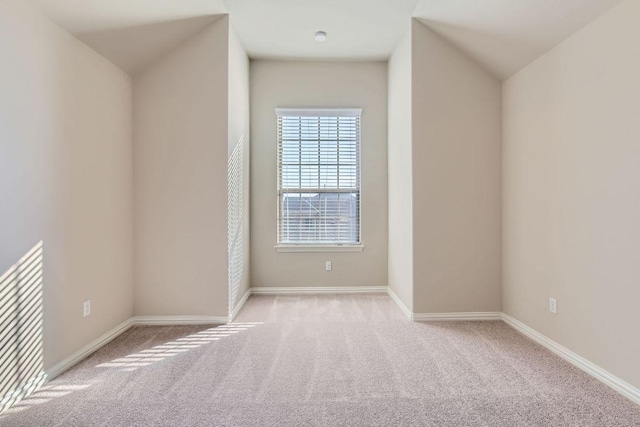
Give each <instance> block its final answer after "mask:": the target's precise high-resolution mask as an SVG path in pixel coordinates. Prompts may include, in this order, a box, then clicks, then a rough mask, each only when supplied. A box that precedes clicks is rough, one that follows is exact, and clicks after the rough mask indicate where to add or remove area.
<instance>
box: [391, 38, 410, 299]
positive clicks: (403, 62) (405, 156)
mask: <svg viewBox="0 0 640 427" xmlns="http://www.w3.org/2000/svg"><path fill="white" fill-rule="evenodd" d="M388 73H389V82H388V85H389V86H388V95H389V106H388V107H389V108H388V120H389V134H388V135H389V136H388V139H389V142H388V144H389V146H388V150H387V155H388V163H389V170H388V175H389V176H388V186H389V264H388V266H389V277H388V284H389V287H390V288H391V289H392V290H393V292H394V293H395V294H396V295H397V296H398V298H400V299H401V300H402V302H403V303H404V304H405V305H406V306H407V307H408V308H409V309H410V310H413V171H412V167H411V151H412V138H411V30H410V28H408V29H407V34H406V35H405V36H404V37H403V38H402V40H401V41H400V43H399V44H398V46H397V47H396V49H395V51H394V52H393V55H391V58H390V59H389V63H388Z"/></svg>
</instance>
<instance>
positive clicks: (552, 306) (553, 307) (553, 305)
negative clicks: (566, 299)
mask: <svg viewBox="0 0 640 427" xmlns="http://www.w3.org/2000/svg"><path fill="white" fill-rule="evenodd" d="M549 311H550V312H552V313H553V314H558V301H557V300H556V299H555V298H549Z"/></svg>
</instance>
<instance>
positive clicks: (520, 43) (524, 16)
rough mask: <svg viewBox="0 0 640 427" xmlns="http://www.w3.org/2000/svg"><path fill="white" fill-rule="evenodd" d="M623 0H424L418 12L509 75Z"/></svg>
mask: <svg viewBox="0 0 640 427" xmlns="http://www.w3.org/2000/svg"><path fill="white" fill-rule="evenodd" d="M621 1H622V0H421V1H420V3H419V5H418V7H417V8H416V10H415V12H414V16H415V17H418V18H420V20H421V22H423V23H424V24H426V25H427V26H428V27H429V28H431V29H432V30H434V31H436V32H437V33H439V34H440V35H442V36H443V37H444V38H446V39H448V40H449V41H450V42H451V43H452V44H454V45H456V46H458V47H459V48H460V49H461V50H463V51H464V52H466V53H467V54H469V56H471V57H472V58H474V59H475V60H476V61H477V62H479V63H480V64H482V65H484V66H485V67H486V68H487V69H489V71H492V72H493V74H494V75H495V76H496V77H498V78H500V79H505V78H507V77H509V76H511V75H513V74H514V73H515V72H516V71H518V70H520V69H521V68H523V67H524V66H526V65H528V64H529V63H531V62H532V61H533V60H534V59H536V58H538V57H539V56H541V55H542V54H544V53H545V52H547V51H548V50H550V49H551V48H552V47H554V46H555V45H557V44H558V43H560V42H561V41H563V40H565V39H566V38H567V37H569V36H570V35H571V34H573V33H575V32H576V31H578V30H579V29H581V28H582V27H584V26H585V25H587V24H588V23H590V22H591V21H593V20H594V19H596V18H597V17H598V16H600V15H602V14H603V13H604V12H606V11H607V10H609V9H611V8H612V7H613V6H615V5H617V4H618V3H620V2H621Z"/></svg>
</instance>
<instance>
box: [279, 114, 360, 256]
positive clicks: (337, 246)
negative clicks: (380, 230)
mask: <svg viewBox="0 0 640 427" xmlns="http://www.w3.org/2000/svg"><path fill="white" fill-rule="evenodd" d="M281 116H310V117H327V116H328V117H335V116H339V117H345V116H351V117H358V118H359V120H358V142H357V143H358V165H357V171H358V177H357V182H358V195H359V201H358V203H359V206H358V237H359V240H360V241H359V242H357V243H311V244H309V243H280V242H279V239H280V224H279V221H280V209H281V208H280V191H281V188H280V180H281V177H280V174H281V168H280V160H281V158H280V149H281V144H282V142H281V141H280V134H279V133H278V135H277V138H276V142H277V146H278V148H277V154H276V168H277V170H276V188H277V191H276V198H277V203H276V209H277V211H276V242H277V244H276V246H275V249H276V250H277V251H278V252H362V251H363V250H364V244H363V239H362V173H361V170H362V136H361V134H362V129H361V127H362V108H276V120H277V118H278V117H281Z"/></svg>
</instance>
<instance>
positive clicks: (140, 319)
mask: <svg viewBox="0 0 640 427" xmlns="http://www.w3.org/2000/svg"><path fill="white" fill-rule="evenodd" d="M132 319H133V324H134V325H155V326H178V325H225V324H227V323H228V321H229V318H228V317H222V316H135V317H133V318H132Z"/></svg>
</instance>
